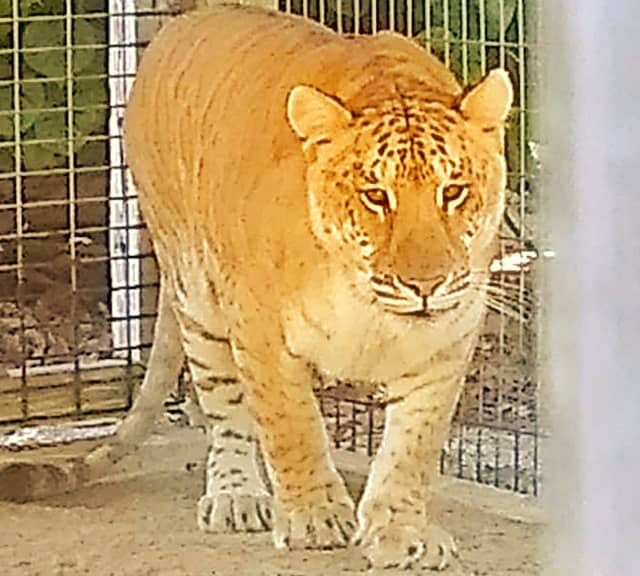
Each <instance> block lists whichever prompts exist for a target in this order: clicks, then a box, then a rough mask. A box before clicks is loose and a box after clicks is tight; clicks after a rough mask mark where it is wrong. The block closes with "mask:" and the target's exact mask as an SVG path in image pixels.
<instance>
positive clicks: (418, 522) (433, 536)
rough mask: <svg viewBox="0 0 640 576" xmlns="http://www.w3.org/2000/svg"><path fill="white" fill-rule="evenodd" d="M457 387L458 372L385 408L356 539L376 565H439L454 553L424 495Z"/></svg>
mask: <svg viewBox="0 0 640 576" xmlns="http://www.w3.org/2000/svg"><path fill="white" fill-rule="evenodd" d="M460 387H461V378H460V376H454V377H451V376H449V377H448V378H444V379H441V380H437V381H432V382H426V383H424V384H421V385H416V386H413V387H409V388H410V389H411V391H409V392H407V393H406V395H405V396H402V397H400V398H395V399H394V400H392V402H391V403H390V404H389V406H388V407H387V413H386V424H385V432H384V438H383V441H382V444H381V446H380V449H379V451H378V454H377V456H376V458H375V461H374V463H373V465H372V468H371V472H370V475H369V479H368V481H367V485H366V488H365V491H364V494H363V496H362V500H361V501H360V505H359V506H358V522H359V527H358V532H357V534H356V536H355V538H354V540H355V541H356V543H358V544H360V545H361V546H362V547H363V549H364V551H365V553H366V555H367V556H368V558H369V560H370V561H371V563H372V565H373V566H374V567H380V568H386V567H400V568H411V567H425V568H430V569H442V568H444V567H446V566H447V564H448V563H449V562H450V560H451V557H452V556H455V555H456V554H457V550H456V547H455V543H454V541H453V539H452V537H451V536H450V535H449V534H448V533H447V532H445V531H444V530H443V529H441V528H440V527H439V526H437V525H435V524H434V523H433V522H432V519H431V518H430V517H429V514H428V499H429V492H430V490H429V484H430V482H431V480H432V478H433V476H434V475H435V473H436V470H437V465H438V461H439V454H440V450H441V448H442V445H443V442H444V440H445V438H446V434H447V431H448V425H449V419H450V415H451V413H452V411H453V408H454V406H455V402H456V399H457V396H458V391H459V389H460Z"/></svg>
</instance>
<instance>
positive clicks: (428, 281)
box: [407, 274, 447, 297]
mask: <svg viewBox="0 0 640 576" xmlns="http://www.w3.org/2000/svg"><path fill="white" fill-rule="evenodd" d="M446 281H447V277H446V276H445V275H444V274H436V275H435V276H431V277H429V278H420V279H414V280H411V281H409V282H407V284H408V285H409V286H411V287H412V288H414V289H415V290H416V291H417V292H418V293H420V294H421V295H422V296H425V297H426V296H432V295H433V293H434V292H435V291H436V290H437V289H438V287H439V286H442V284H444V283H445V282H446Z"/></svg>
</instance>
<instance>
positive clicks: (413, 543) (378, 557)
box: [354, 522, 458, 570]
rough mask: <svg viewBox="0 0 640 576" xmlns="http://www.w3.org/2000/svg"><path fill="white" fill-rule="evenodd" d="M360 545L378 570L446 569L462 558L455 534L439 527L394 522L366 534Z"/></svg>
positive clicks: (357, 535)
mask: <svg viewBox="0 0 640 576" xmlns="http://www.w3.org/2000/svg"><path fill="white" fill-rule="evenodd" d="M354 541H355V542H356V543H357V544H359V545H360V546H361V547H362V548H363V550H364V553H365V555H366V556H367V558H368V559H369V561H370V562H371V565H372V567H374V568H396V567H397V568H400V569H403V570H407V569H409V568H428V569H430V570H444V569H445V568H446V567H447V566H448V565H449V564H450V563H451V560H452V558H453V557H456V556H457V555H458V551H457V548H456V544H455V542H454V540H453V538H452V537H451V535H450V534H449V533H448V532H446V531H445V530H443V529H442V528H440V527H439V526H435V525H427V526H424V527H415V526H410V525H405V524H402V523H395V522H391V523H389V524H388V525H386V526H379V527H377V528H374V529H371V530H369V531H367V532H366V534H362V533H361V532H360V531H358V533H357V534H356V536H355V538H354Z"/></svg>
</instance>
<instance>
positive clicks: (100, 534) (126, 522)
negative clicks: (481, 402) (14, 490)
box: [0, 427, 542, 576]
mask: <svg viewBox="0 0 640 576" xmlns="http://www.w3.org/2000/svg"><path fill="white" fill-rule="evenodd" d="M204 449H205V448H204V439H203V435H202V434H201V433H199V432H197V431H195V430H190V429H177V428H175V427H168V428H167V429H166V430H164V429H163V432H161V433H158V434H155V435H154V436H153V437H152V438H151V439H150V440H149V442H147V444H145V446H144V447H143V449H142V450H140V452H139V453H138V454H136V455H134V456H131V457H129V458H127V459H126V460H125V461H124V462H123V463H122V465H120V466H119V468H118V470H117V471H116V473H115V474H114V475H113V476H111V477H110V478H109V479H107V480H106V481H104V482H101V483H100V484H95V485H93V486H88V487H84V488H82V489H80V490H78V491H77V492H75V493H73V494H69V495H64V496H57V497H55V498H50V499H47V500H43V501H39V502H36V503H29V504H11V503H0V574H2V575H6V576H75V575H91V576H227V575H229V576H231V575H232V576H263V575H264V576H305V575H314V576H315V575H317V576H325V575H332V574H345V575H355V574H366V573H368V574H372V572H371V571H368V570H367V565H366V562H365V560H364V559H363V558H362V556H361V555H360V553H359V552H358V550H357V549H347V550H339V551H331V552H311V551H301V552H287V551H276V550H275V549H274V548H273V546H272V544H271V540H270V537H269V535H267V534H260V535H212V534H203V533H201V532H199V531H198V529H197V527H196V524H195V503H196V501H197V499H198V497H199V496H200V494H201V491H202V486H203V472H204V471H203V466H202V464H201V461H202V456H203V454H204ZM12 456H13V457H15V456H16V455H15V454H13V455H12ZM1 457H2V454H0V458H1ZM347 479H348V482H349V484H350V486H354V485H357V484H358V483H359V482H360V478H359V477H358V476H354V475H353V474H349V475H348V478H347ZM354 490H355V492H357V491H358V487H357V486H356V487H355V488H354ZM485 490H486V489H485ZM513 498H515V497H513ZM464 500H465V499H462V500H461V499H459V498H453V497H451V495H450V494H448V493H447V491H446V490H445V491H444V492H443V493H441V494H440V495H438V496H437V497H436V499H435V501H434V508H433V511H434V516H435V517H436V518H437V519H438V520H439V522H440V523H441V524H443V525H445V526H446V527H447V528H448V529H449V530H450V531H451V532H452V533H453V534H454V536H455V537H456V538H457V541H458V545H459V548H460V550H461V558H460V565H458V566H454V567H453V568H452V569H451V570H449V571H448V572H446V574H447V576H449V574H452V575H453V574H455V575H456V576H459V575H464V576H507V575H510V576H511V575H518V576H534V575H538V574H540V571H541V570H540V564H539V561H538V557H537V548H538V546H537V544H538V539H539V536H540V533H541V530H542V526H541V525H540V524H538V523H536V522H531V521H514V520H513V519H508V518H506V517H504V516H503V515H497V514H495V513H493V512H488V511H487V509H491V504H490V502H489V501H488V500H486V499H485V500H484V502H479V503H475V502H472V503H469V502H468V501H467V502H465V501H464ZM467 500H468V499H467ZM476 504H477V505H476ZM511 516H512V517H513V516H514V515H513V514H512V515H511ZM516 516H517V515H516ZM376 574H384V576H389V575H391V574H397V572H395V571H389V570H387V571H384V572H380V573H378V572H376ZM403 574H406V572H403Z"/></svg>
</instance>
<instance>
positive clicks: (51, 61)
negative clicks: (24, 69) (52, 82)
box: [22, 20, 96, 78]
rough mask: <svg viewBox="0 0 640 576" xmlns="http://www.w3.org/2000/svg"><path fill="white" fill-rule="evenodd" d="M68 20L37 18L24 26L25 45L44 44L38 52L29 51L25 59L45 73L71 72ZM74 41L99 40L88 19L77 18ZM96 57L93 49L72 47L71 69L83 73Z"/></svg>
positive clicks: (36, 46) (27, 46) (30, 46)
mask: <svg viewBox="0 0 640 576" xmlns="http://www.w3.org/2000/svg"><path fill="white" fill-rule="evenodd" d="M66 26H67V23H66V22H65V21H64V20H50V21H47V20H37V21H35V22H29V23H28V24H26V26H25V27H24V33H23V36H22V43H23V46H24V47H25V48H27V49H29V48H32V49H33V48H41V49H42V50H39V51H37V52H25V54H24V62H25V63H26V64H27V66H29V67H30V68H31V69H33V70H35V71H36V72H38V73H39V74H41V75H42V76H47V77H49V78H61V77H64V76H65V75H66V72H67V51H66V49H65V46H66V45H67V31H66ZM71 40H72V42H71V45H72V46H81V45H86V44H95V42H96V34H95V32H94V30H93V26H92V25H91V24H89V22H88V21H86V20H74V21H73V26H72V34H71ZM94 58H95V53H94V52H93V51H92V50H86V49H85V50H82V49H81V50H78V49H75V50H73V51H72V58H71V72H72V74H73V75H76V74H79V73H81V72H82V71H83V70H85V69H86V68H87V67H89V66H90V65H91V64H92V63H93V60H94Z"/></svg>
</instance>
